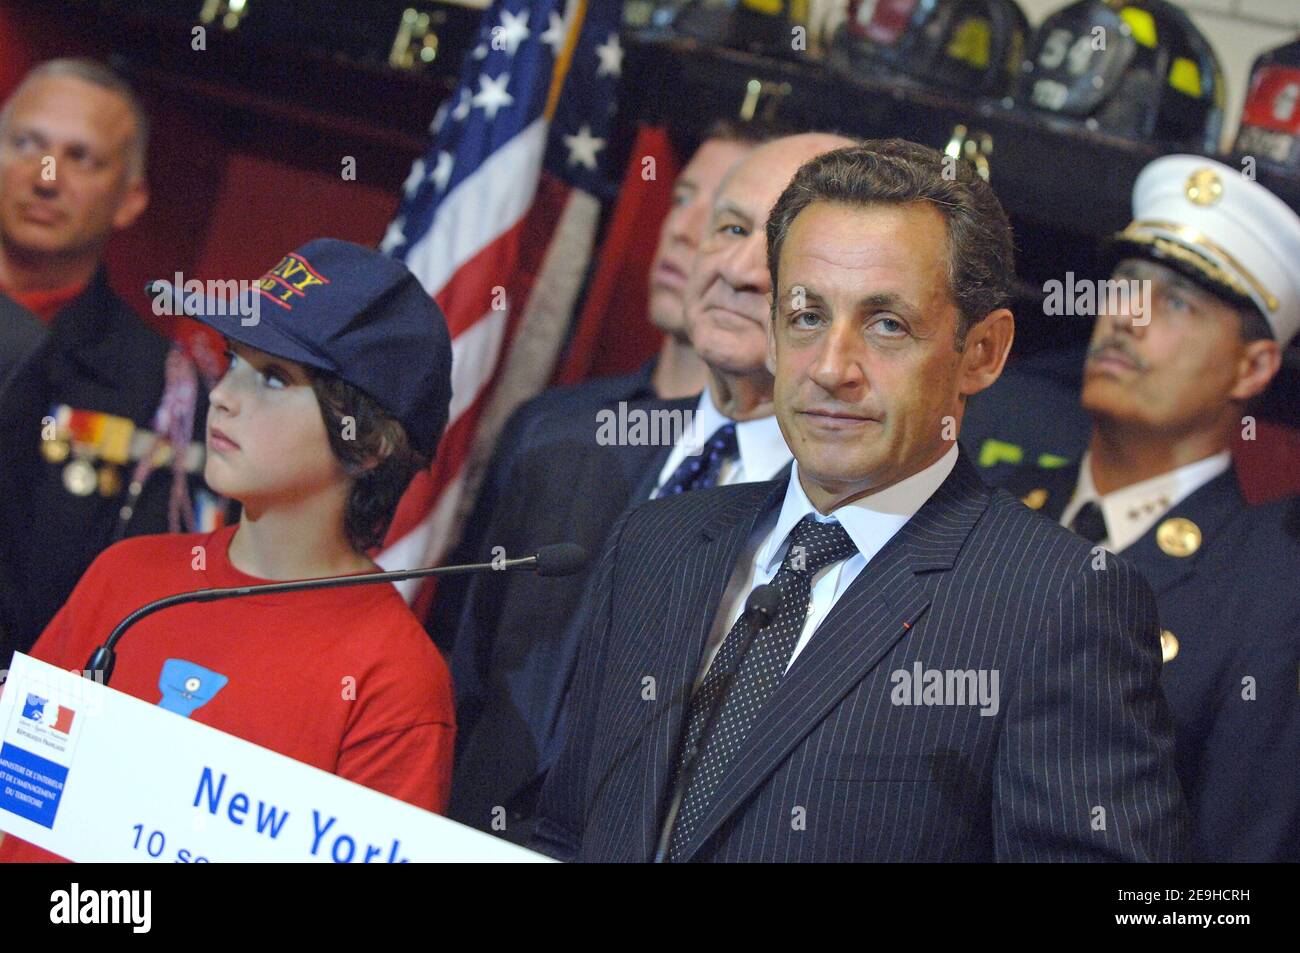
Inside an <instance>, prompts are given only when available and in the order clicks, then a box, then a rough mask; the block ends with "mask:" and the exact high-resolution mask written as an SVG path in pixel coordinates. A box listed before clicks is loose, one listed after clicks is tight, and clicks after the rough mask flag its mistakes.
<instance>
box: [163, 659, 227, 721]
mask: <svg viewBox="0 0 1300 953" xmlns="http://www.w3.org/2000/svg"><path fill="white" fill-rule="evenodd" d="M229 681H230V679H229V678H227V677H226V676H225V675H222V674H221V673H220V672H213V671H211V670H210V669H206V668H204V667H203V666H202V665H199V664H198V663H196V662H191V661H188V660H186V659H183V658H169V659H168V660H167V661H165V662H163V667H162V674H161V675H160V676H159V677H158V690H159V691H160V692H162V701H160V702H158V707H159V708H166V709H167V710H168V711H174V712H176V714H178V715H182V716H184V717H185V718H188V717H190V715H192V714H194V713H195V712H196V711H198V710H199V709H200V708H202V707H203V706H204V705H206V704H207V703H208V702H210V701H212V699H213V697H214V696H215V695H216V694H217V692H219V691H221V690H222V689H223V688H225V687H226V683H227V682H229Z"/></svg>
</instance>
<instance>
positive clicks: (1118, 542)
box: [1061, 450, 1232, 553]
mask: <svg viewBox="0 0 1300 953" xmlns="http://www.w3.org/2000/svg"><path fill="white" fill-rule="evenodd" d="M1230 466H1232V455H1231V454H1230V453H1228V451H1226V450H1224V451H1223V452H1221V453H1216V454H1214V456H1211V457H1205V458H1204V459H1202V460H1197V461H1195V462H1193V463H1186V464H1183V466H1181V467H1178V468H1177V469H1175V470H1170V471H1169V472H1168V473H1162V474H1160V475H1159V476H1154V477H1151V478H1150V479H1148V480H1143V481H1142V482H1141V483H1133V484H1130V485H1129V486H1126V487H1121V488H1120V489H1118V490H1112V491H1111V492H1110V493H1107V494H1106V495H1105V496H1102V495H1101V494H1100V493H1098V492H1097V487H1096V485H1095V484H1094V483H1093V482H1092V453H1091V451H1085V452H1084V454H1083V460H1082V461H1081V462H1080V463H1079V480H1078V483H1077V484H1076V486H1075V490H1074V496H1072V497H1071V498H1070V505H1069V506H1067V507H1066V508H1065V512H1064V513H1062V514H1061V525H1062V526H1067V527H1068V526H1069V525H1070V524H1071V523H1072V522H1074V517H1075V516H1076V515H1077V514H1078V512H1079V510H1080V509H1082V508H1083V506H1084V504H1086V503H1088V502H1096V503H1097V504H1098V505H1099V506H1100V507H1101V512H1102V515H1103V516H1104V517H1105V518H1106V533H1107V537H1106V539H1104V540H1102V542H1103V543H1104V544H1105V546H1106V548H1107V549H1109V550H1110V551H1111V552H1114V553H1118V552H1123V551H1124V550H1125V549H1127V548H1128V547H1130V546H1132V545H1133V544H1134V543H1136V542H1137V541H1138V540H1139V539H1141V538H1142V537H1143V536H1144V535H1146V532H1147V530H1149V529H1150V528H1151V527H1152V526H1154V525H1155V524H1156V521H1157V520H1159V519H1160V518H1161V517H1162V516H1164V515H1165V514H1166V513H1168V512H1169V511H1170V510H1171V509H1173V508H1174V507H1175V506H1177V505H1178V504H1179V503H1181V502H1182V501H1183V500H1185V499H1187V497H1189V496H1191V495H1192V494H1193V493H1195V492H1196V491H1197V490H1199V489H1200V488H1201V487H1203V486H1204V485H1205V484H1207V483H1209V482H1210V481H1211V480H1213V479H1214V478H1215V477H1217V476H1218V475H1219V474H1221V473H1224V472H1225V471H1227V469H1228V468H1229V467H1230Z"/></svg>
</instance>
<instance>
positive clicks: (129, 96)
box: [0, 57, 149, 178]
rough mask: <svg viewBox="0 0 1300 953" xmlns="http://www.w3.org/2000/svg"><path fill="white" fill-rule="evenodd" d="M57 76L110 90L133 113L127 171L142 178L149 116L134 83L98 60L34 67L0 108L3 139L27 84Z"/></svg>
mask: <svg viewBox="0 0 1300 953" xmlns="http://www.w3.org/2000/svg"><path fill="white" fill-rule="evenodd" d="M56 76H71V77H73V78H74V79H79V80H81V81H82V82H85V83H90V84H91V85H92V86H98V87H99V88H101V89H107V90H108V91H109V92H112V93H116V94H117V95H118V96H121V97H122V99H123V100H124V101H125V102H126V105H127V108H128V109H130V111H131V118H132V120H134V126H135V129H134V131H133V132H132V134H131V138H130V140H128V142H127V144H126V148H127V172H128V174H129V175H130V176H131V177H132V178H143V177H144V171H145V157H146V156H147V155H148V154H149V116H148V114H147V113H145V111H144V106H143V105H141V103H140V99H139V97H138V96H136V94H135V90H134V89H132V88H131V84H130V83H128V82H127V81H126V80H125V79H124V78H123V77H122V76H121V75H120V74H118V73H116V72H114V71H113V70H112V69H110V68H109V67H107V66H105V65H104V64H103V63H100V62H98V61H96V60H91V59H82V58H73V57H63V58H60V59H55V60H46V61H45V62H44V63H40V64H38V65H36V66H34V67H32V69H31V70H30V71H29V72H28V73H27V75H26V76H24V77H23V81H22V82H21V83H19V84H18V88H17V89H15V90H14V91H13V93H11V94H10V96H9V98H8V99H6V100H5V104H4V106H3V107H0V138H3V137H4V136H6V135H7V134H8V131H9V117H10V114H11V113H12V112H13V104H14V100H16V99H17V98H18V94H19V93H21V92H22V91H23V89H25V88H26V86H27V84H28V83H31V82H32V81H34V80H37V79H42V78H50V77H56Z"/></svg>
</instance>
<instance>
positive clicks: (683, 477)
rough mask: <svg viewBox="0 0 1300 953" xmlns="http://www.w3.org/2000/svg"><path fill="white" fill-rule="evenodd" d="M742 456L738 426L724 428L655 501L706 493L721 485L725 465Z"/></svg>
mask: <svg viewBox="0 0 1300 953" xmlns="http://www.w3.org/2000/svg"><path fill="white" fill-rule="evenodd" d="M738 452H739V450H738V448H737V446H736V425H735V424H734V423H728V424H723V425H722V426H721V427H719V428H718V429H717V430H716V431H714V434H713V436H712V437H710V438H709V439H708V440H707V441H706V442H705V444H704V449H703V450H701V451H700V452H699V453H696V454H692V455H691V456H689V457H687V458H686V459H685V460H683V461H682V463H681V466H679V467H678V468H677V469H676V470H674V471H673V474H672V476H670V477H669V478H668V479H667V480H665V481H664V484H663V486H661V487H659V489H658V490H656V491H655V499H658V498H659V497H661V496H672V495H673V494H674V493H685V492H687V491H688V490H706V489H708V488H709V487H711V486H717V485H718V474H719V473H721V472H722V464H724V463H725V462H726V461H728V460H734V459H735V457H736V454H737V453H738Z"/></svg>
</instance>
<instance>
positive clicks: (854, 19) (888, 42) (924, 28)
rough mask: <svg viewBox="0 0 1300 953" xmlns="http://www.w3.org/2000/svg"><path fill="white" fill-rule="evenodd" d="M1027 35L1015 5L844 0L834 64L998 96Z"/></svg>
mask: <svg viewBox="0 0 1300 953" xmlns="http://www.w3.org/2000/svg"><path fill="white" fill-rule="evenodd" d="M1028 35H1029V23H1028V21H1027V20H1026V19H1025V15H1024V13H1023V12H1022V11H1021V9H1020V7H1019V6H1017V5H1016V3H1015V0H849V6H848V16H847V19H846V20H845V22H844V23H843V24H842V25H841V26H840V28H839V30H837V31H836V34H835V38H834V41H833V42H832V46H831V65H832V66H833V67H834V68H835V69H836V70H837V71H839V72H842V73H848V74H850V75H853V74H860V73H863V72H865V73H869V74H870V73H875V74H877V75H884V76H902V77H907V78H910V79H912V80H914V81H916V82H918V83H922V84H924V85H928V86H936V87H941V88H946V89H949V90H956V91H961V92H971V93H976V94H983V95H988V96H1000V95H1002V94H1003V93H1005V92H1007V91H1008V89H1009V88H1010V85H1011V83H1012V82H1013V80H1014V78H1015V76H1016V74H1017V72H1018V71H1019V68H1020V63H1021V60H1022V58H1023V56H1024V49H1025V44H1026V41H1027V37H1028Z"/></svg>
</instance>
